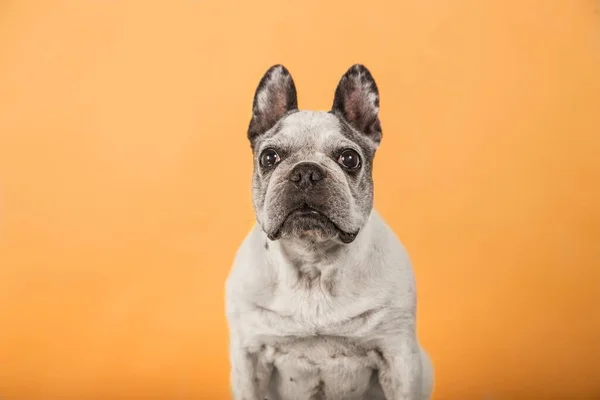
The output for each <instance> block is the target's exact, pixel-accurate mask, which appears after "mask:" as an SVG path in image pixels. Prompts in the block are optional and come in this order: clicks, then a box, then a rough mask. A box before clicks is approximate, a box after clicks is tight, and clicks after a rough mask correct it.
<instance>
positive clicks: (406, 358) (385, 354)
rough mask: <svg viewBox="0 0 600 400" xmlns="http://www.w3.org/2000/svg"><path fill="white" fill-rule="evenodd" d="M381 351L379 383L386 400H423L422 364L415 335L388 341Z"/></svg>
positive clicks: (384, 343) (401, 336)
mask: <svg viewBox="0 0 600 400" xmlns="http://www.w3.org/2000/svg"><path fill="white" fill-rule="evenodd" d="M379 350H380V354H379V355H380V357H381V365H380V368H379V382H380V384H381V387H382V389H383V393H384V394H385V398H386V400H421V399H422V397H423V394H422V387H421V386H422V376H421V374H422V364H421V356H420V348H419V345H418V343H417V340H416V338H415V337H414V335H412V334H408V335H404V334H402V335H400V336H399V337H396V338H393V339H391V340H386V341H384V342H383V343H382V346H381V347H380V349H379Z"/></svg>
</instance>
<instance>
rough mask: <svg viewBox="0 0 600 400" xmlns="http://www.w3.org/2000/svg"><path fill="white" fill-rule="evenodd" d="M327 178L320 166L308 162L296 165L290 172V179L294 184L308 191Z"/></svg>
mask: <svg viewBox="0 0 600 400" xmlns="http://www.w3.org/2000/svg"><path fill="white" fill-rule="evenodd" d="M324 177H325V171H324V170H323V169H322V168H321V166H320V165H319V164H316V163H311V162H306V163H300V164H298V165H296V166H295V167H294V168H293V169H292V171H291V172H290V175H289V179H290V181H292V182H294V184H295V185H296V186H297V187H299V188H301V189H306V188H309V187H311V186H313V185H315V184H316V182H318V181H320V180H322V179H323V178H324Z"/></svg>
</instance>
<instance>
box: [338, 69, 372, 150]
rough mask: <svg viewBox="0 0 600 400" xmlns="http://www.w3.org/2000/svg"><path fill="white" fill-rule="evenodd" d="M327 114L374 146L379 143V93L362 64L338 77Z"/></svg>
mask: <svg viewBox="0 0 600 400" xmlns="http://www.w3.org/2000/svg"><path fill="white" fill-rule="evenodd" d="M331 111H332V112H333V113H334V114H336V115H337V116H339V117H342V118H344V119H345V120H346V121H347V122H348V123H349V124H350V125H352V127H354V128H355V129H356V130H358V131H359V132H361V133H363V134H365V135H366V136H368V137H370V138H371V139H372V140H373V141H374V142H375V143H377V144H378V143H379V142H381V123H380V122H379V90H378V89H377V84H376V83H375V80H374V79H373V76H372V75H371V73H370V72H369V70H368V69H367V68H366V67H365V66H364V65H361V64H355V65H353V66H352V67H350V69H348V71H347V72H346V73H345V74H344V76H342V79H340V83H339V84H338V87H337V89H336V90H335V98H334V100H333V107H332V109H331Z"/></svg>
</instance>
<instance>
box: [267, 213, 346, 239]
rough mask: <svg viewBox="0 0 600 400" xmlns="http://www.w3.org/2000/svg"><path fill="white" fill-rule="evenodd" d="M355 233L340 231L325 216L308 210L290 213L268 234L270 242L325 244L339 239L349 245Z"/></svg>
mask: <svg viewBox="0 0 600 400" xmlns="http://www.w3.org/2000/svg"><path fill="white" fill-rule="evenodd" d="M357 235H358V232H356V233H348V232H345V231H343V230H341V229H340V228H339V227H338V226H337V225H336V224H334V223H333V222H332V221H331V220H330V219H329V218H328V217H327V216H325V215H323V214H322V213H320V212H318V211H316V210H314V209H309V208H306V207H305V208H302V209H298V210H295V211H292V212H291V213H290V214H289V215H288V216H287V217H286V218H285V219H284V220H283V223H282V224H281V226H280V227H279V228H278V229H275V230H274V231H273V233H268V237H269V239H271V240H278V239H281V238H285V239H288V238H289V239H299V240H303V241H308V242H326V241H329V240H334V239H336V238H339V240H340V241H341V242H342V243H345V244H349V243H352V242H353V241H354V239H356V236H357Z"/></svg>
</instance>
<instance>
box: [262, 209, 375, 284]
mask: <svg viewBox="0 0 600 400" xmlns="http://www.w3.org/2000/svg"><path fill="white" fill-rule="evenodd" d="M374 218H376V216H374V215H373V213H372V214H371V216H370V217H369V218H368V220H367V222H366V223H365V226H363V228H362V229H361V231H360V232H359V234H358V235H357V236H356V239H355V240H354V241H353V242H352V243H348V244H345V243H342V242H341V241H340V240H338V239H331V240H327V241H321V242H314V241H307V240H302V239H297V238H281V239H279V240H277V241H276V242H273V243H272V247H273V249H272V253H275V254H273V255H274V256H275V258H276V259H274V260H273V261H274V262H275V263H276V264H280V263H283V264H284V265H291V266H293V267H294V269H297V270H299V271H300V272H303V273H307V274H309V275H313V274H315V275H320V274H325V273H327V272H328V271H334V270H335V269H337V268H338V267H340V266H342V265H343V266H344V268H350V267H352V266H353V265H359V264H361V262H362V260H363V259H365V258H366V257H368V255H369V252H370V251H371V250H372V248H373V246H372V241H373V232H372V224H373V219H374ZM269 252H271V251H269Z"/></svg>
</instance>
